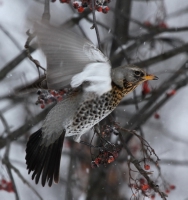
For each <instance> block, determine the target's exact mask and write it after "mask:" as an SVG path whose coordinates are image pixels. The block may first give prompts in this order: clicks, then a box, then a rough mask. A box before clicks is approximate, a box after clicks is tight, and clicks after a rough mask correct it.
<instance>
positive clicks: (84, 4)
mask: <svg viewBox="0 0 188 200" xmlns="http://www.w3.org/2000/svg"><path fill="white" fill-rule="evenodd" d="M51 1H52V2H55V1H56V0H51ZM59 1H60V3H70V0H59ZM92 1H95V2H94V4H95V10H97V11H98V12H103V13H107V12H108V11H109V10H110V8H109V7H108V6H107V5H108V3H110V0H92ZM92 1H91V0H77V1H74V2H73V7H74V8H75V9H77V10H78V12H79V13H82V12H83V11H84V10H85V9H86V8H90V9H91V10H92Z"/></svg>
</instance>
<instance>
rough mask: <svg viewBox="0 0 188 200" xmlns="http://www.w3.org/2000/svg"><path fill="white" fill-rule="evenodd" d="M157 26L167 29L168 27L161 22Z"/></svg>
mask: <svg viewBox="0 0 188 200" xmlns="http://www.w3.org/2000/svg"><path fill="white" fill-rule="evenodd" d="M158 26H159V27H160V28H168V25H167V24H166V23H165V22H161V23H160V24H159V25H158Z"/></svg>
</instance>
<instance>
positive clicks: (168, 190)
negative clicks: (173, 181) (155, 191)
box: [165, 185, 176, 194]
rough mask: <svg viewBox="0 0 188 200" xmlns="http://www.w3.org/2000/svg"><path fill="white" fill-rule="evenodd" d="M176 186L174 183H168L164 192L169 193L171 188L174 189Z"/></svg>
mask: <svg viewBox="0 0 188 200" xmlns="http://www.w3.org/2000/svg"><path fill="white" fill-rule="evenodd" d="M175 189H176V186H175V185H169V186H168V187H166V190H165V193H166V194H169V193H170V191H171V190H175Z"/></svg>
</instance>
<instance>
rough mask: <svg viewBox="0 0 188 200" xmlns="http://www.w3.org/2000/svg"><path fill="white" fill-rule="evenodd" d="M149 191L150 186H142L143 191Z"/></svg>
mask: <svg viewBox="0 0 188 200" xmlns="http://www.w3.org/2000/svg"><path fill="white" fill-rule="evenodd" d="M147 189H149V185H148V184H143V185H142V186H141V190H144V191H145V190H147Z"/></svg>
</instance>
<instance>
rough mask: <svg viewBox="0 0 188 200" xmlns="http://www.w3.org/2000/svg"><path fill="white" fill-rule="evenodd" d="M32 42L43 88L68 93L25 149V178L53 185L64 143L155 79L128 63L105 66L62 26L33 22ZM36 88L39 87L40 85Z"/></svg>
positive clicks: (90, 48)
mask: <svg viewBox="0 0 188 200" xmlns="http://www.w3.org/2000/svg"><path fill="white" fill-rule="evenodd" d="M34 29H35V33H36V36H37V42H38V44H39V47H40V48H41V49H42V51H43V52H44V54H45V56H46V60H47V73H46V78H42V82H43V85H45V87H47V88H48V89H54V90H58V89H61V88H63V87H65V86H67V85H70V87H71V88H72V91H71V93H70V94H69V95H67V96H66V97H65V98H64V99H63V100H62V101H60V102H58V103H57V104H56V105H55V106H54V107H53V108H52V109H51V110H50V111H49V113H48V114H47V116H46V118H45V120H44V121H43V125H42V127H41V128H40V129H39V130H37V131H36V132H34V133H33V134H31V136H30V137H29V140H28V142H27V145H26V156H25V159H26V165H27V169H28V174H30V173H31V172H32V179H33V180H35V183H36V184H38V182H39V181H40V180H41V184H42V186H43V187H44V186H45V184H48V186H50V187H51V186H52V183H53V182H54V183H58V181H59V170H60V160H61V152H62V148H63V142H64V138H65V137H68V136H74V140H75V141H76V142H80V139H81V136H82V135H83V134H84V133H86V132H87V131H89V130H90V129H91V128H92V127H93V126H94V125H96V124H97V123H98V122H100V121H101V120H102V119H104V118H105V117H106V116H108V115H109V114H110V113H111V112H112V111H113V110H114V109H115V108H116V107H117V106H118V104H119V103H120V101H121V100H122V98H124V97H125V96H126V95H127V94H128V93H130V92H131V91H133V90H134V89H135V88H136V87H137V86H138V85H139V84H141V83H143V82H144V81H148V80H157V79H158V77H157V76H155V75H152V74H148V73H146V72H145V71H144V70H143V69H141V68H139V67H137V66H134V65H131V64H128V65H123V66H119V67H116V68H113V69H112V67H111V64H110V60H109V58H108V57H106V56H105V55H104V54H103V53H102V52H101V51H100V50H99V49H98V48H97V47H96V46H95V45H94V44H93V43H92V42H91V41H89V40H88V39H86V38H84V37H82V36H80V35H79V34H76V33H75V32H74V31H72V30H70V29H69V28H67V27H61V28H58V27H55V26H52V25H50V24H44V23H41V22H36V23H35V25H34ZM40 85H42V84H40Z"/></svg>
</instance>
